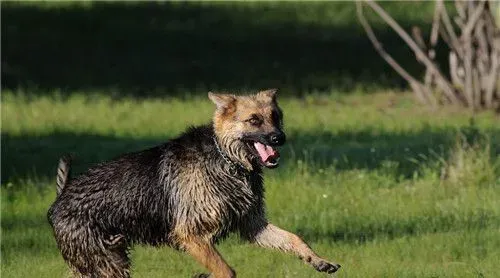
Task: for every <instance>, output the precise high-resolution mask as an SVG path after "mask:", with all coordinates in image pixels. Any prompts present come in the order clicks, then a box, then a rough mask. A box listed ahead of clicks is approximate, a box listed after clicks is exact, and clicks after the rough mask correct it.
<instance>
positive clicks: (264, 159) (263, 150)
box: [252, 141, 280, 168]
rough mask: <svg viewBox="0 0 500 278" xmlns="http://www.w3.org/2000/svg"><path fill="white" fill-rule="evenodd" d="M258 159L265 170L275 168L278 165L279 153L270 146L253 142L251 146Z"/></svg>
mask: <svg viewBox="0 0 500 278" xmlns="http://www.w3.org/2000/svg"><path fill="white" fill-rule="evenodd" d="M252 147H253V148H254V149H255V151H257V155H258V157H259V159H260V163H261V164H262V165H264V166H266V167H267V168H275V167H277V166H278V164H279V159H280V153H279V152H278V150H276V149H274V148H273V147H271V146H268V145H265V144H262V143H260V142H257V141H254V142H253V146H252Z"/></svg>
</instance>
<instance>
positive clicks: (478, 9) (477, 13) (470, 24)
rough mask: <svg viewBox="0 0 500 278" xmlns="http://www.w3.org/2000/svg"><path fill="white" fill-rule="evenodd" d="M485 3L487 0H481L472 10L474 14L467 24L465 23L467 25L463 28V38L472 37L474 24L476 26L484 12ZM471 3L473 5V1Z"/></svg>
mask: <svg viewBox="0 0 500 278" xmlns="http://www.w3.org/2000/svg"><path fill="white" fill-rule="evenodd" d="M484 3H485V1H484V0H481V1H480V3H479V5H478V6H477V7H476V9H475V10H474V11H473V12H472V16H471V17H470V18H469V20H468V21H467V25H465V27H464V28H463V29H462V38H464V39H465V38H469V37H470V35H471V32H472V28H474V26H476V23H477V21H478V19H479V17H481V14H482V13H483V10H484ZM471 5H472V3H471Z"/></svg>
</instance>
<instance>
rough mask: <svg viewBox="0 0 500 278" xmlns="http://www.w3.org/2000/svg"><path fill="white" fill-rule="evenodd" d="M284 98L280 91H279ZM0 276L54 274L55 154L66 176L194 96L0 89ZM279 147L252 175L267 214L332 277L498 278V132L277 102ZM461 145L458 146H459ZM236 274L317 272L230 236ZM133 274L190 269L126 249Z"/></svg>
mask: <svg viewBox="0 0 500 278" xmlns="http://www.w3.org/2000/svg"><path fill="white" fill-rule="evenodd" d="M285 95H286V93H285ZM1 100H2V111H1V113H2V138H1V139H2V144H1V151H2V184H1V213H2V214H1V232H2V234H1V255H2V257H1V259H2V265H1V268H2V269H1V270H2V277H65V276H67V274H68V272H67V269H66V265H65V264H64V262H63V259H62V257H61V256H60V254H59V253H58V250H57V248H56V244H55V241H54V239H53V236H52V234H51V230H50V227H49V225H48V223H47V220H46V211H47V209H48V207H49V205H50V204H51V202H52V201H53V200H54V198H55V167H56V164H57V159H58V157H59V156H60V155H61V154H63V153H66V152H71V153H74V154H75V155H76V157H77V160H76V161H75V171H76V172H81V171H83V170H85V168H86V167H88V166H89V165H91V164H92V163H96V162H98V161H101V160H106V159H111V158H112V157H114V156H116V155H119V154H120V153H123V152H129V151H135V150H140V149H143V148H146V147H149V146H153V145H155V144H157V143H160V142H163V141H165V140H168V139H169V138H172V137H174V136H176V135H177V134H179V133H180V132H181V131H182V130H183V129H185V128H186V126H188V125H191V124H200V123H205V122H207V121H209V119H210V117H211V114H212V112H213V105H212V104H211V103H210V102H209V101H208V99H207V98H206V97H205V96H196V97H189V98H184V99H178V98H161V97H157V98H145V99H138V98H133V97H122V98H120V99H115V98H112V97H110V96H105V95H103V94H99V93H96V94H85V95H83V94H79V93H78V92H76V93H74V94H70V95H69V96H61V95H57V94H52V95H41V96H35V95H23V94H22V93H19V92H17V91H16V92H13V91H8V90H4V91H3V92H2V99H1ZM280 103H281V106H282V108H283V111H284V114H285V130H286V132H287V134H288V137H289V141H288V143H287V144H286V145H285V146H284V147H283V148H282V162H283V163H282V165H281V166H280V168H278V169H276V170H266V171H265V184H266V185H265V187H266V204H267V208H268V216H269V219H270V220H271V221H272V222H273V223H275V224H277V225H278V226H281V227H283V228H286V229H288V230H290V231H294V232H296V233H298V234H299V235H301V236H303V238H304V239H305V240H306V241H308V242H309V243H310V244H311V246H312V247H313V248H314V249H315V250H317V252H318V253H319V254H321V255H323V256H325V257H327V258H331V259H332V260H335V261H337V262H339V263H340V264H341V265H342V268H341V269H340V270H339V272H338V274H337V276H338V277H499V276H500V270H499V268H498V258H499V257H500V236H498V235H499V231H500V159H499V158H498V155H499V153H500V125H499V124H498V123H499V119H498V116H495V115H494V114H492V113H488V112H486V113H478V114H476V115H475V116H474V117H473V118H474V120H473V122H472V123H471V121H470V119H471V118H472V115H471V114H469V113H467V112H461V111H459V110H458V109H453V108H450V109H444V108H442V109H439V110H437V111H429V110H427V109H425V108H422V107H419V106H418V105H416V104H415V103H414V101H413V98H412V97H411V95H410V94H405V93H400V92H383V93H372V94H369V95H367V94H362V93H356V92H353V93H351V94H349V95H345V94H339V93H333V92H332V93H323V94H317V95H314V94H313V95H308V96H307V97H304V98H296V97H285V96H283V97H281V99H280ZM464 141H469V142H471V145H472V146H470V147H469V146H467V145H466V143H464ZM219 249H220V251H221V253H222V254H223V255H224V257H225V258H226V259H227V261H228V262H229V263H230V264H231V266H233V267H234V269H235V270H236V271H237V273H238V275H239V277H325V275H324V274H320V273H316V272H315V271H314V270H313V269H312V268H310V267H308V266H306V265H304V264H303V263H302V262H300V261H299V260H298V259H296V258H294V257H293V256H291V255H286V254H281V253H278V252H276V251H272V250H262V249H259V248H257V247H255V246H251V245H249V244H246V243H244V242H240V240H239V239H238V238H237V237H231V238H229V239H228V240H226V241H225V242H223V243H222V244H221V245H220V247H219ZM132 259H133V262H134V267H133V275H134V277H165V276H166V277H189V276H190V275H193V274H195V273H196V272H200V271H202V268H201V267H200V266H198V265H197V264H196V263H195V262H194V260H192V259H191V258H189V257H188V256H187V255H184V254H181V253H179V252H176V251H173V250H171V249H168V248H162V249H154V248H150V247H144V246H137V247H135V248H134V249H133V250H132Z"/></svg>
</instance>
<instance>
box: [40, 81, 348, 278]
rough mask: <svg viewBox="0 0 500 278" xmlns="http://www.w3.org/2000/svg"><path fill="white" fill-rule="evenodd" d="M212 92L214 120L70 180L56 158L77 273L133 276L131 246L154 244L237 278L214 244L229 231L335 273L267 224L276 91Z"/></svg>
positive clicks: (64, 240) (68, 255) (59, 213)
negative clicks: (266, 176)
mask: <svg viewBox="0 0 500 278" xmlns="http://www.w3.org/2000/svg"><path fill="white" fill-rule="evenodd" d="M208 96H209V98H210V99H211V100H212V101H213V102H214V103H215V105H216V107H217V108H216V111H215V113H214V116H213V121H212V123H211V124H208V125H204V126H199V127H192V128H190V129H188V130H187V131H186V132H185V133H184V134H182V135H180V136H179V137H177V138H176V139H173V140H170V141H168V142H167V143H164V144H162V145H159V146H156V147H153V148H151V149H148V150H144V151H140V152H135V153H129V154H125V155H123V156H121V157H118V158H116V159H114V160H111V161H109V162H104V163H101V164H98V165H97V166H94V167H92V168H90V169H89V170H88V171H87V172H85V173H83V174H81V175H79V176H77V177H74V178H71V177H70V160H69V158H67V157H63V158H62V159H61V160H60V163H59V167H58V175H57V199H56V200H55V202H54V204H53V205H52V206H51V207H50V209H49V212H48V220H49V222H50V224H51V226H52V228H53V230H54V236H55V238H56V241H57V245H58V247H59V249H60V251H61V253H62V256H63V258H64V260H65V261H66V262H67V263H68V264H69V266H70V267H71V269H72V271H73V273H74V274H75V276H77V277H129V276H130V259H129V256H128V251H129V248H130V246H131V245H133V244H148V245H152V246H162V245H168V246H171V247H173V248H176V249H178V250H182V251H185V252H187V253H188V254H190V255H191V256H192V257H194V258H195V259H196V260H197V261H198V262H199V263H200V264H202V265H203V266H204V267H205V268H206V269H208V271H209V272H210V273H211V274H210V276H211V277H235V276H236V274H235V272H234V271H233V269H232V268H231V267H230V266H229V265H228V264H227V263H226V262H225V261H224V259H223V258H222V256H221V255H220V254H219V252H218V251H217V250H216V248H215V244H216V243H217V242H218V241H219V240H220V239H223V238H224V237H225V236H227V235H228V233H230V232H237V233H239V234H240V236H241V237H242V238H243V239H246V240H248V241H249V242H252V243H255V244H257V245H260V246H263V247H270V248H276V249H279V250H282V251H285V252H291V253H294V254H295V255H297V256H298V257H299V258H300V259H302V260H303V261H304V262H306V263H308V264H310V265H311V266H313V267H314V268H315V269H316V270H318V271H322V272H327V273H333V272H335V271H337V269H339V267H340V266H339V265H338V264H337V263H333V262H329V261H327V260H325V259H323V258H321V257H319V256H318V255H317V254H316V253H315V252H314V251H313V250H311V248H309V246H308V245H307V244H306V243H305V242H304V241H302V239H300V238H299V237H298V236H296V235H294V234H292V233H290V232H287V231H284V230H282V229H280V228H278V227H276V226H274V225H273V224H271V223H269V222H268V221H267V220H266V216H265V211H264V188H263V180H262V176H261V175H262V167H268V168H274V167H277V166H278V160H279V153H278V151H277V149H276V147H277V146H280V145H282V144H284V143H285V133H284V132H283V130H282V124H283V122H282V117H283V116H282V112H281V110H280V108H279V107H278V104H277V101H276V90H274V89H273V90H266V91H261V92H259V93H257V94H254V95H246V96H235V95H231V94H214V93H209V94H208ZM201 275H202V276H203V275H206V274H201Z"/></svg>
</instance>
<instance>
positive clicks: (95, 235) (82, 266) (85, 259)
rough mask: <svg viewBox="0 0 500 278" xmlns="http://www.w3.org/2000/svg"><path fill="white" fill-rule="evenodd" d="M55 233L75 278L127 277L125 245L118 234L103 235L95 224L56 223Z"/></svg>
mask: <svg viewBox="0 0 500 278" xmlns="http://www.w3.org/2000/svg"><path fill="white" fill-rule="evenodd" d="M59 227H64V228H63V229H59ZM55 235H56V240H57V242H58V245H59V248H60V249H61V253H62V255H63V257H64V259H65V261H66V262H67V263H68V264H69V266H70V268H71V270H72V271H73V275H74V276H75V277H86V278H97V277H109V278H111V277H112V278H128V277H130V271H129V268H130V260H129V257H128V244H127V241H126V240H125V238H123V237H122V236H121V235H118V237H116V236H114V237H109V236H105V234H104V233H102V232H100V231H99V230H98V229H95V227H89V226H88V225H76V224H75V223H72V225H60V226H56V229H55Z"/></svg>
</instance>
